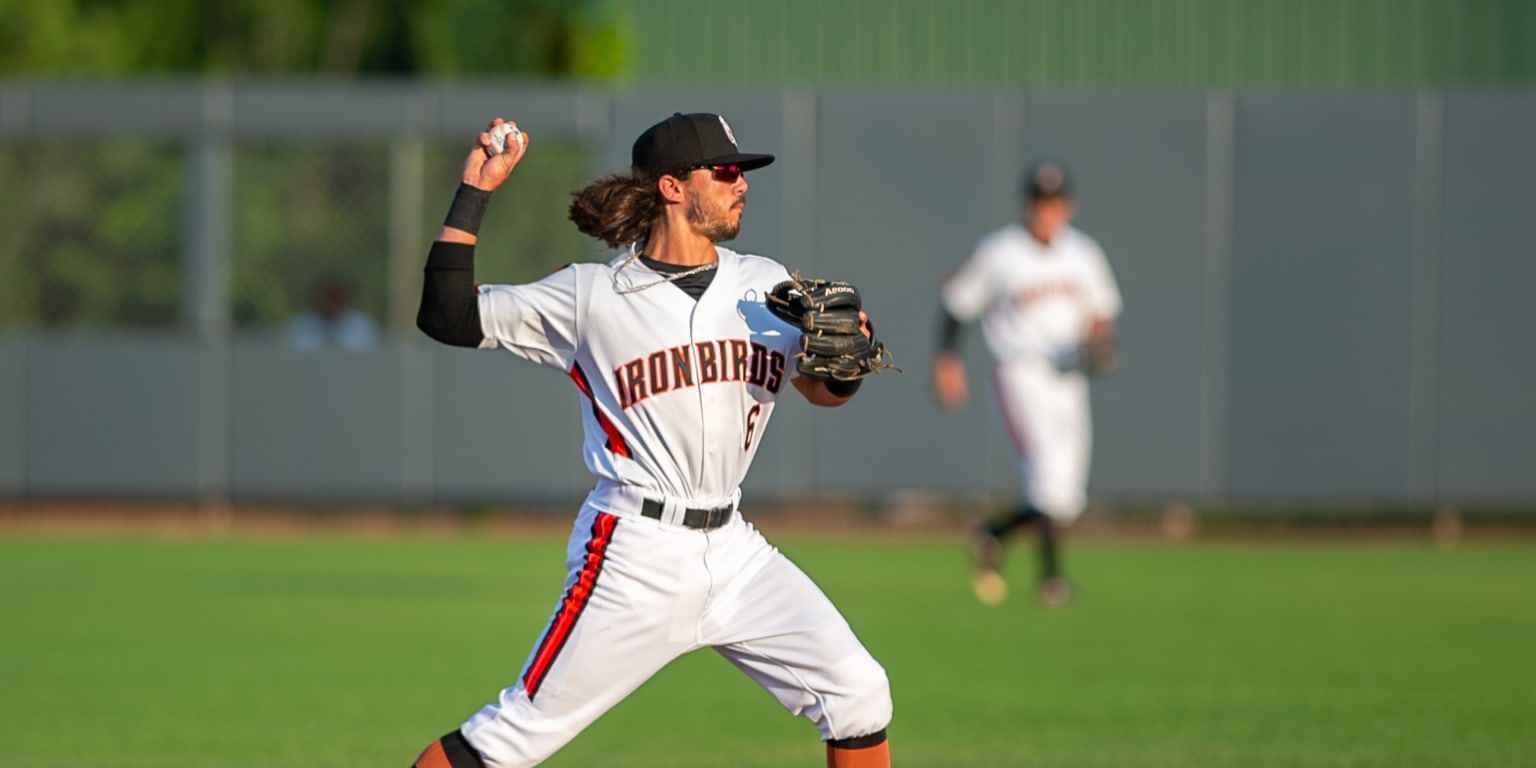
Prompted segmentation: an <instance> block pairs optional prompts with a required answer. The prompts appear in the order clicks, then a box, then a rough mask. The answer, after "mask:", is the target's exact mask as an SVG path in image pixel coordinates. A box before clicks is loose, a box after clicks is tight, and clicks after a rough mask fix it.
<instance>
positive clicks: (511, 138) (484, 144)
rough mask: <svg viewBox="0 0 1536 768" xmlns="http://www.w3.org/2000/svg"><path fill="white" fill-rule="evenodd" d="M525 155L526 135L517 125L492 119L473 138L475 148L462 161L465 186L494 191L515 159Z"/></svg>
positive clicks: (526, 146) (504, 178) (510, 172)
mask: <svg viewBox="0 0 1536 768" xmlns="http://www.w3.org/2000/svg"><path fill="white" fill-rule="evenodd" d="M527 153H528V134H526V133H524V132H523V131H522V130H521V129H519V128H518V127H517V123H514V122H510V121H507V120H503V119H501V118H499V117H498V118H496V119H495V120H492V121H491V124H490V125H488V126H486V128H485V130H484V131H482V132H481V133H480V135H479V137H477V140H476V144H475V148H474V149H472V150H470V152H469V156H467V157H465V158H464V176H463V178H462V181H463V182H464V183H465V184H468V185H470V186H471V187H475V188H477V189H483V190H485V191H487V192H491V191H494V190H495V189H496V188H497V187H499V186H501V183H502V182H504V181H506V180H507V177H508V176H510V175H512V169H513V168H515V167H517V163H518V161H519V160H522V159H523V155H525V154H527Z"/></svg>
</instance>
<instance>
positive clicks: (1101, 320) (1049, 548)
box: [933, 161, 1120, 606]
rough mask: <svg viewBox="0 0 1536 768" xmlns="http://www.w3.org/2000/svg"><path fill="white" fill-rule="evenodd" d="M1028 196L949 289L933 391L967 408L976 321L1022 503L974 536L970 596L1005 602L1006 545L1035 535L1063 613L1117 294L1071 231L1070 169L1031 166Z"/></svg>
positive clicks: (1096, 257) (1096, 254)
mask: <svg viewBox="0 0 1536 768" xmlns="http://www.w3.org/2000/svg"><path fill="white" fill-rule="evenodd" d="M1022 193H1023V198H1024V200H1023V202H1024V205H1023V220H1022V221H1021V222H1019V223H1014V224H1009V225H1007V226H1005V227H1002V228H1001V229H998V230H996V231H993V232H991V233H989V234H987V235H986V236H985V237H983V238H982V239H981V241H980V242H979V243H978V244H977V245H976V248H975V250H973V251H972V252H971V255H970V256H969V257H968V258H967V259H966V260H965V262H964V263H963V264H962V265H961V266H960V268H959V269H958V270H957V271H955V272H954V273H953V274H951V275H950V276H949V277H948V278H947V279H946V280H945V281H944V284H943V287H942V289H941V294H940V297H941V318H940V322H941V328H940V333H939V351H938V355H937V356H936V358H935V361H934V371H933V375H934V378H933V384H934V393H935V395H936V396H937V398H938V400H939V402H940V403H941V404H942V405H944V406H945V407H948V408H959V407H960V406H962V405H963V404H964V403H965V400H966V396H967V384H966V374H965V363H964V361H963V360H962V358H961V356H960V354H959V351H958V347H959V341H960V329H961V326H962V325H963V324H966V323H970V322H974V321H977V320H980V321H981V322H982V331H983V334H984V335H985V337H986V341H987V346H988V348H989V349H990V350H991V353H992V356H993V358H995V361H996V367H995V369H994V380H993V383H994V388H995V390H996V396H997V405H998V409H999V411H1000V414H999V415H1000V416H1001V419H1002V423H1003V425H1004V427H1005V428H1006V429H1007V432H1008V436H1009V439H1010V441H1011V442H1012V444H1013V447H1014V450H1015V451H1016V452H1017V455H1018V462H1019V471H1020V474H1021V481H1022V489H1023V499H1022V504H1021V505H1020V506H1019V507H1018V508H1017V509H1014V510H1010V511H1008V512H1006V513H1004V514H1000V515H997V516H994V517H993V518H991V519H988V520H985V521H983V522H982V523H980V524H979V525H978V526H977V527H976V530H974V531H973V532H972V541H971V545H972V547H973V552H972V555H973V557H974V560H975V562H974V565H975V573H974V574H973V576H972V583H971V586H972V588H973V589H974V590H975V592H976V597H977V598H978V599H979V600H981V601H982V602H983V603H986V604H988V605H996V604H998V603H1001V602H1002V601H1003V600H1004V598H1005V597H1006V596H1007V582H1006V581H1004V579H1003V576H1002V572H1001V565H1002V550H1003V545H1004V542H1005V541H1006V540H1007V539H1008V537H1009V536H1010V535H1011V534H1012V533H1014V532H1015V531H1017V530H1018V529H1020V528H1022V527H1026V526H1031V527H1033V528H1034V529H1035V532H1036V535H1037V538H1038V540H1039V546H1040V583H1039V590H1040V599H1041V600H1042V601H1044V602H1045V603H1046V604H1047V605H1051V606H1059V605H1063V604H1065V603H1066V602H1067V601H1068V599H1069V598H1070V596H1071V587H1070V584H1069V583H1068V582H1067V580H1066V579H1065V577H1064V576H1063V573H1062V566H1061V557H1060V553H1059V549H1060V543H1059V539H1060V531H1061V529H1063V528H1064V527H1066V526H1068V525H1070V524H1071V523H1072V522H1073V521H1074V520H1076V519H1077V518H1078V516H1079V515H1081V514H1082V512H1083V507H1084V506H1085V505H1086V503H1087V483H1088V464H1089V456H1090V451H1091V440H1092V429H1093V428H1092V422H1091V419H1090V415H1089V405H1088V377H1089V376H1090V375H1097V374H1100V373H1106V372H1108V371H1109V370H1110V369H1112V368H1113V366H1114V363H1115V357H1116V352H1115V319H1116V317H1117V316H1118V315H1119V314H1120V291H1119V288H1118V287H1117V286H1116V284H1115V278H1114V275H1113V273H1112V272H1111V271H1110V268H1109V263H1108V261H1107V260H1106V259H1105V258H1104V251H1103V249H1101V248H1100V247H1099V244H1098V243H1097V242H1096V241H1094V239H1093V238H1091V237H1089V236H1088V235H1086V234H1084V233H1083V232H1081V231H1079V230H1077V229H1075V228H1073V227H1072V226H1071V221H1072V216H1073V214H1074V213H1075V210H1076V208H1075V204H1074V202H1073V198H1072V188H1071V184H1070V181H1069V179H1068V176H1067V172H1066V169H1065V168H1063V167H1062V166H1061V165H1060V164H1058V163H1055V162H1049V161H1047V162H1041V163H1038V164H1036V165H1034V166H1032V167H1031V168H1030V169H1029V170H1028V171H1027V172H1026V174H1025V176H1024V183H1023V189H1022Z"/></svg>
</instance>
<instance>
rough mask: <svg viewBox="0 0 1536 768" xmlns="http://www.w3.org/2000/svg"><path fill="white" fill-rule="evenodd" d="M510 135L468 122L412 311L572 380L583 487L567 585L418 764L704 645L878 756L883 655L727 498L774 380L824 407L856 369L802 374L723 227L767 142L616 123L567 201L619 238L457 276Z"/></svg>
mask: <svg viewBox="0 0 1536 768" xmlns="http://www.w3.org/2000/svg"><path fill="white" fill-rule="evenodd" d="M503 137H505V138H503ZM528 147H529V143H528V136H527V134H524V133H522V132H520V131H518V130H517V129H516V126H515V124H514V123H510V122H505V121H503V120H501V119H499V118H498V119H497V120H495V121H494V122H493V123H492V124H491V126H490V128H489V129H488V130H487V131H486V132H484V133H481V134H480V136H479V142H478V144H477V146H476V147H475V148H474V149H473V150H472V151H471V152H470V153H469V156H468V157H467V158H466V160H465V163H464V172H463V179H462V181H463V183H462V184H461V185H460V187H459V190H458V192H457V193H456V195H455V198H454V202H453V205H452V207H451V209H450V211H449V214H448V217H447V220H446V222H445V224H444V226H443V229H442V231H441V233H440V234H439V235H438V239H437V241H436V242H434V243H433V245H432V248H431V252H430V253H429V255H428V257H427V264H426V280H425V286H424V289H423V293H422V302H421V309H420V312H419V314H418V317H417V325H418V326H419V327H420V328H421V329H422V330H423V331H424V332H426V333H427V334H428V335H429V336H431V337H433V338H434V339H437V340H439V341H441V342H444V343H446V344H452V345H457V346H464V347H478V348H481V349H497V350H503V351H506V352H511V353H512V354H514V355H517V356H519V357H522V358H526V359H528V360H531V361H533V362H535V363H538V364H540V365H543V366H546V367H549V368H553V369H555V370H558V371H560V372H561V373H563V374H565V375H567V376H569V377H570V378H571V380H572V382H573V383H574V385H575V388H576V390H578V391H579V397H580V400H581V403H582V407H581V417H582V427H583V430H584V433H585V443H584V445H583V449H582V450H583V454H584V457H585V460H586V463H587V467H588V468H589V469H590V470H591V472H592V474H593V475H595V476H596V479H597V483H596V487H594V488H593V490H592V492H591V493H590V494H588V496H587V498H586V501H585V503H583V504H582V506H581V509H580V511H579V512H578V513H577V514H576V520H575V524H574V526H573V527H572V530H571V534H570V539H569V543H568V545H567V549H566V568H567V573H566V577H565V586H564V589H563V591H562V593H561V595H560V598H559V599H558V600H557V601H556V603H555V608H554V613H553V615H552V616H551V617H550V619H549V623H548V625H547V628H546V629H545V630H544V632H543V634H542V635H541V636H540V637H539V638H538V640H537V642H535V643H534V646H533V649H532V651H531V652H530V653H529V654H528V657H527V660H526V662H525V663H524V665H523V667H522V670H521V672H520V673H519V674H518V675H517V677H516V679H515V680H513V681H512V683H511V684H510V685H509V686H507V687H506V688H505V689H504V690H503V691H501V694H500V695H499V696H498V697H497V698H496V700H495V701H494V702H492V703H490V704H487V705H486V706H485V707H484V708H483V709H481V710H480V711H479V712H477V713H475V714H474V715H473V716H471V717H470V718H469V719H468V720H467V721H466V722H465V723H464V724H463V725H462V726H460V727H459V728H458V729H456V730H454V731H452V732H450V733H449V734H447V735H446V736H443V737H442V738H440V739H438V740H437V741H434V742H432V743H431V744H430V745H429V746H428V747H427V749H426V750H425V751H424V752H422V754H421V756H420V757H418V758H417V761H416V763H415V764H414V765H415V768H481V767H482V766H490V767H492V768H513V767H514V766H531V765H537V764H538V763H540V762H542V761H544V760H545V759H547V758H548V757H549V756H550V755H551V754H553V753H554V752H555V751H556V750H558V749H560V747H562V746H563V745H565V744H566V743H567V742H569V741H570V740H571V739H572V738H574V737H575V736H576V735H577V734H578V733H579V732H581V730H582V729H583V728H586V727H587V726H588V725H589V724H590V723H592V722H593V721H594V720H596V719H597V718H598V717H599V716H600V715H602V714H603V713H604V712H605V711H607V710H608V709H609V708H610V707H612V706H614V705H615V704H617V703H618V702H619V701H620V700H622V699H623V698H624V697H625V696H627V695H628V694H629V693H630V692H631V691H634V690H635V689H636V688H637V687H639V686H640V685H641V684H642V683H644V682H645V681H646V680H647V679H648V678H650V677H651V676H652V675H653V674H655V673H656V672H657V671H658V670H660V669H661V668H662V667H664V666H666V664H667V663H669V662H671V661H672V660H673V659H675V658H677V657H678V656H680V655H682V654H684V653H688V652H690V651H693V650H697V649H700V648H706V647H707V648H712V649H714V650H715V651H716V652H717V653H719V654H720V655H722V656H724V657H725V658H726V659H728V660H729V661H730V662H731V663H732V664H734V665H736V667H737V668H738V669H740V670H741V671H742V672H744V673H746V674H747V676H749V677H751V678H752V679H753V680H755V681H757V683H758V684H759V685H761V686H763V688H765V689H766V690H767V691H768V692H769V693H770V694H771V695H773V697H774V698H776V699H777V700H778V701H779V703H780V704H782V705H783V706H784V708H785V709H787V710H789V711H790V712H791V713H793V714H796V715H801V716H803V717H806V718H808V719H810V720H811V721H812V722H813V723H815V725H816V727H817V728H818V729H819V730H820V731H821V735H822V739H823V740H824V741H825V743H826V753H827V764H828V765H829V766H838V767H840V768H848V767H850V766H851V767H854V768H885V767H886V766H889V765H890V753H889V746H888V745H887V743H886V726H887V724H888V723H889V722H890V718H891V697H890V686H889V683H888V681H887V678H886V673H885V670H884V669H883V668H882V667H881V666H880V664H879V663H877V662H876V661H875V659H874V658H873V657H872V656H871V655H870V653H869V651H867V650H866V649H865V648H864V645H863V644H862V643H861V642H860V641H859V639H858V638H857V637H856V636H855V635H854V633H853V630H852V629H850V628H849V626H848V623H847V621H845V620H844V619H843V617H842V615H841V614H840V613H839V612H838V610H837V609H836V608H835V607H834V606H833V604H832V602H831V601H830V600H829V599H828V598H827V596H826V595H825V594H823V593H822V591H821V590H820V589H819V588H818V587H817V586H816V585H815V584H814V583H813V582H812V581H811V580H810V578H808V577H807V576H806V575H805V574H804V573H803V572H802V571H801V570H800V569H799V568H798V567H796V566H795V565H794V564H793V563H791V562H790V561H789V559H788V558H786V557H785V556H784V555H783V554H782V553H780V552H779V551H778V550H777V549H776V548H774V547H773V546H772V545H771V544H769V543H768V542H767V541H766V540H765V539H764V537H763V535H762V534H761V533H760V532H759V531H758V530H757V529H756V528H755V527H754V526H753V525H752V524H751V523H749V522H747V521H745V520H744V519H743V518H742V516H741V514H740V512H739V504H740V501H741V490H740V487H739V484H740V482H741V480H742V478H743V477H744V476H745V474H746V471H747V467H748V466H749V465H750V464H751V463H752V457H753V455H754V454H755V453H756V452H757V448H758V445H759V444H760V443H761V437H762V434H763V430H764V429H765V428H766V427H767V426H768V421H769V419H770V418H771V417H772V415H773V411H774V406H775V404H776V403H777V401H778V397H779V394H780V393H781V392H785V391H788V390H794V391H796V392H798V393H800V395H802V396H804V397H805V399H807V400H809V401H810V402H811V403H813V404H816V405H820V406H838V405H842V404H844V403H846V402H848V400H849V399H850V398H852V397H853V395H854V392H855V391H857V389H858V388H859V385H860V380H857V379H855V380H852V381H841V380H835V379H831V378H820V379H818V378H812V377H811V376H808V375H805V374H804V373H803V372H802V370H801V367H800V364H799V363H797V361H796V360H797V358H796V350H797V349H799V343H800V337H801V332H800V330H799V329H798V328H795V327H793V326H791V325H789V324H787V323H786V322H784V321H783V320H781V319H779V318H778V317H776V316H775V315H774V314H773V313H772V312H770V310H769V309H768V308H767V307H766V306H765V301H764V297H765V296H766V295H767V294H769V292H770V290H771V289H774V288H775V287H776V286H777V285H778V284H780V283H782V282H784V281H786V280H787V279H788V277H789V275H788V273H787V272H786V270H785V268H784V267H783V266H781V265H780V264H778V263H777V262H775V261H772V260H770V259H767V258H763V257H761V256H749V255H745V254H740V253H736V252H734V251H731V250H728V249H726V248H723V247H721V246H720V245H719V243H721V242H724V241H727V240H730V239H732V238H733V237H735V235H736V233H737V231H738V230H739V228H740V226H741V217H742V211H743V209H744V206H745V205H746V192H747V189H748V184H747V180H746V177H745V176H744V175H743V173H744V172H746V171H751V170H755V169H758V168H762V167H763V166H766V165H768V164H769V163H772V162H773V160H774V157H773V155H763V154H747V153H743V152H741V151H740V150H739V149H738V148H737V145H736V139H735V136H734V135H733V133H732V131H731V128H730V126H729V125H727V124H726V122H725V120H724V119H723V118H721V117H720V116H718V115H713V114H688V115H684V114H674V115H673V116H672V117H669V118H667V119H665V120H663V121H661V122H660V123H657V124H656V125H654V126H652V127H650V128H649V129H647V130H646V131H645V132H644V133H643V134H641V135H640V137H639V138H638V139H636V141H635V142H634V146H633V148H632V167H631V169H630V172H629V173H627V174H614V175H608V176H604V177H602V178H600V179H598V180H596V181H594V182H592V183H591V184H589V185H587V186H586V187H584V188H583V189H581V190H579V191H577V192H576V193H574V194H573V198H574V199H573V201H572V204H571V219H572V221H574V222H575V223H576V226H577V228H578V229H580V230H581V231H582V232H583V233H586V234H588V235H591V236H593V237H595V238H597V239H599V240H602V241H604V242H605V243H607V244H609V245H610V246H615V247H622V248H623V251H622V252H621V253H620V254H619V255H618V256H617V257H616V258H614V259H613V260H611V261H609V262H607V263H601V264H599V263H590V264H589V263H583V264H573V265H570V266H568V267H565V268H564V269H561V270H559V271H557V272H555V273H554V274H551V275H549V276H547V277H545V278H543V279H542V280H539V281H537V282H533V283H528V284H524V285H482V286H479V287H478V288H477V287H476V285H475V283H474V249H475V243H476V232H477V230H478V229H479V225H480V222H481V218H482V216H483V214H484V212H485V208H486V204H487V203H488V202H489V199H490V196H491V193H492V192H493V191H494V190H495V189H496V188H497V187H499V186H500V185H501V184H502V183H503V182H504V181H506V179H507V178H508V176H509V174H511V172H512V170H513V168H514V167H515V166H516V165H517V163H518V161H519V160H521V159H522V158H523V156H524V153H526V152H527V151H528ZM860 320H862V321H863V326H864V327H863V329H862V332H863V334H864V336H866V337H868V338H869V340H870V341H873V337H872V333H870V332H869V331H868V317H867V315H863V314H862V313H860V314H859V315H858V319H857V320H856V321H855V325H856V326H857V324H858V322H859V321H860ZM857 332H859V329H857V328H855V330H854V331H851V333H857ZM861 338H862V337H861ZM532 439H537V438H536V436H535V437H533V438H532ZM510 469H512V470H513V471H515V469H516V468H515V467H513V468H510ZM676 716H678V717H695V718H697V717H704V718H707V717H708V716H709V713H708V712H695V713H691V714H690V713H676Z"/></svg>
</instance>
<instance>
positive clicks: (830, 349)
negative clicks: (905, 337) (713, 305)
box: [767, 272, 901, 381]
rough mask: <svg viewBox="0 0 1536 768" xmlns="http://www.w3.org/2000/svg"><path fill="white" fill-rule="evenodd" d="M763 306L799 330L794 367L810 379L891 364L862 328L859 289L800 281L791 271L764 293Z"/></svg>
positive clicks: (853, 374)
mask: <svg viewBox="0 0 1536 768" xmlns="http://www.w3.org/2000/svg"><path fill="white" fill-rule="evenodd" d="M767 302H768V309H769V311H771V312H773V314H774V315H776V316H778V317H779V319H781V320H783V321H784V322H786V323H789V324H790V325H793V326H795V327H796V328H799V329H800V330H801V331H802V334H801V336H800V353H799V354H798V355H796V360H795V368H796V369H797V370H799V371H800V375H802V376H807V377H810V378H813V379H837V380H838V381H857V380H859V379H862V378H864V377H865V376H868V375H870V374H872V373H879V372H881V371H883V370H885V369H887V368H896V370H898V371H899V370H901V369H900V368H897V367H896V366H895V365H892V364H891V358H890V353H889V352H887V351H886V349H885V345H884V344H881V343H880V341H879V340H877V339H876V338H875V327H874V325H869V335H868V336H865V335H864V331H863V330H862V327H861V326H862V325H864V323H863V322H861V320H860V319H859V310H860V309H861V308H862V307H863V302H862V301H861V300H860V299H859V289H857V288H854V287H853V286H852V285H849V284H848V283H844V282H838V281H832V280H806V279H802V278H801V277H800V273H799V272H796V273H794V274H792V275H790V279H788V280H785V281H784V282H782V283H779V284H778V285H775V286H774V287H773V290H771V291H769V292H768V297H767Z"/></svg>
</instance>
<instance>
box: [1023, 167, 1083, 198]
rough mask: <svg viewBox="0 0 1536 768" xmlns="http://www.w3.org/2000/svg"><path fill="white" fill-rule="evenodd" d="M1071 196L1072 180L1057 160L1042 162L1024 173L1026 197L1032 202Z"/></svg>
mask: <svg viewBox="0 0 1536 768" xmlns="http://www.w3.org/2000/svg"><path fill="white" fill-rule="evenodd" d="M1071 195H1072V179H1071V177H1070V176H1068V175H1067V169H1066V168H1065V167H1064V166H1062V164H1061V163H1058V162H1056V161H1055V160H1042V161H1040V162H1038V163H1035V164H1034V165H1031V166H1030V167H1029V170H1027V171H1025V172H1024V197H1026V198H1028V199H1030V200H1039V199H1042V198H1047V197H1070V196H1071Z"/></svg>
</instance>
